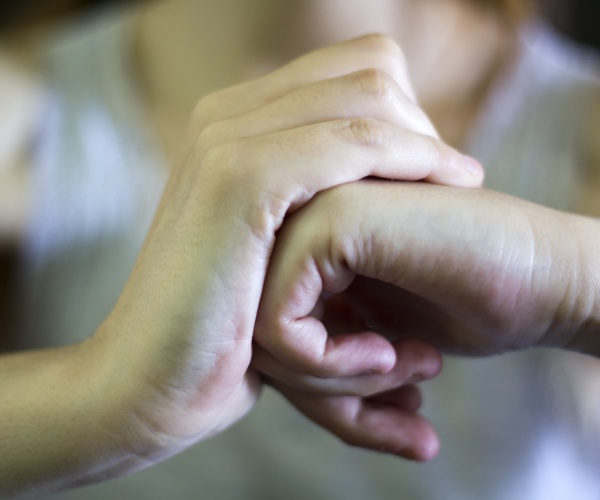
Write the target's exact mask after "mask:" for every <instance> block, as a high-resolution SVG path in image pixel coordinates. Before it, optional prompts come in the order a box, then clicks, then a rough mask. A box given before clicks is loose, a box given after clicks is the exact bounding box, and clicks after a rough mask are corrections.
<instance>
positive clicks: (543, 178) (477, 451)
mask: <svg viewBox="0 0 600 500" xmlns="http://www.w3.org/2000/svg"><path fill="white" fill-rule="evenodd" d="M126 26H127V23H126V22H123V21H121V20H117V21H115V20H111V19H108V20H103V21H101V22H100V23H99V24H98V25H97V26H92V25H89V26H85V27H84V28H83V29H82V30H80V31H79V32H77V33H74V34H71V35H70V36H69V37H68V39H67V40H65V41H62V42H61V43H59V44H58V48H57V49H56V50H54V51H53V52H52V54H51V57H50V59H49V63H50V65H49V68H50V70H51V72H52V75H53V77H54V83H55V88H54V93H53V98H52V100H51V102H49V104H48V113H47V121H46V122H45V123H44V124H43V126H42V128H41V130H40V135H39V140H38V149H37V151H38V155H37V165H36V169H37V180H38V194H39V206H38V209H37V212H36V213H37V217H36V220H35V224H34V225H33V227H32V232H31V238H30V239H29V248H28V261H27V262H28V264H29V266H28V269H27V270H26V271H27V272H26V274H25V276H24V280H25V281H24V283H25V285H26V295H25V296H24V299H25V301H26V304H27V305H28V307H29V309H28V310H30V311H33V312H34V314H33V315H29V316H30V317H29V321H30V324H29V327H28V328H27V334H26V335H25V336H24V344H25V345H28V346H33V345H61V344H65V343H69V342H73V341H76V340H78V339H81V338H83V337H85V336H87V335H89V334H91V333H92V332H93V331H94V329H95V328H96V326H97V325H98V324H99V322H100V321H101V320H102V318H103V317H104V316H105V314H106V313H107V312H108V311H109V310H110V308H111V307H112V305H113V303H114V301H115V300H116V298H117V297H118V295H119V292H120V289H121V287H122V285H123V283H124V282H125V280H126V278H127V274H128V272H129V269H130V267H131V265H132V263H133V262H134V259H135V255H136V252H137V250H138V248H139V245H140V243H141V241H142V239H143V234H144V232H145V230H146V228H147V225H148V222H149V220H150V217H151V213H152V210H153V207H154V206H155V204H156V202H157V200H158V197H159V192H160V187H161V186H162V184H163V182H164V177H165V171H166V169H163V168H161V163H162V159H161V157H160V154H159V153H158V152H157V151H155V150H154V148H153V147H152V144H153V140H152V137H151V135H149V132H148V130H145V127H144V123H145V122H144V118H143V113H141V111H140V109H139V107H138V105H137V101H136V93H135V87H134V84H133V83H132V82H133V80H132V79H131V76H130V75H129V74H128V68H127V51H126V50H124V49H123V47H127V45H126V42H127V38H126V37H124V33H126ZM123 42H125V45H124V46H123V45H122V44H123ZM522 47H523V54H522V56H521V57H520V58H519V61H518V64H516V65H515V67H514V68H512V69H511V71H510V72H509V73H508V74H507V75H505V77H504V78H503V79H502V82H501V85H499V86H498V87H497V88H496V89H495V90H494V92H493V93H492V96H491V98H490V100H489V102H488V103H487V106H486V107H485V109H484V111H483V113H482V115H481V120H480V123H479V125H478V127H477V130H478V132H477V133H476V134H475V135H473V137H471V139H470V141H469V147H470V150H471V153H472V154H474V155H476V156H478V157H480V158H481V159H483V160H484V163H485V164H486V165H487V166H488V167H489V172H488V183H489V185H491V187H494V188H496V189H500V190H504V191H507V192H511V193H513V194H516V195H519V196H522V197H526V198H530V199H532V200H534V201H537V202H540V203H545V204H549V205H553V206H556V207H558V208H563V209H568V208H569V206H570V205H571V203H572V197H573V196H574V194H575V189H576V185H577V179H578V176H579V175H580V170H581V168H582V166H581V163H580V159H579V153H580V151H581V144H580V143H579V138H580V136H581V131H580V126H581V125H580V119H581V116H583V113H584V111H585V106H586V102H587V99H588V95H589V92H590V89H591V88H592V87H598V85H599V84H598V79H597V77H596V76H595V74H594V73H593V71H592V70H588V69H587V68H591V67H592V64H591V63H589V62H587V61H583V60H581V58H580V56H579V54H578V53H577V52H576V51H575V50H573V49H570V48H568V47H567V45H566V44H565V43H564V42H563V41H561V40H560V39H558V38H557V37H556V36H555V35H553V34H552V33H550V32H549V31H547V30H546V29H545V28H543V27H541V26H531V27H530V28H529V29H528V30H526V32H525V33H524V35H523V43H522ZM561 356H562V353H545V352H541V351H532V352H524V353H519V354H514V355H507V356H503V357H499V358H494V359H486V360H477V361H476V360H457V359H449V360H447V362H446V365H445V369H444V372H443V374H442V375H441V376H440V377H439V379H437V380H436V381H434V382H431V383H428V384H425V385H424V388H425V401H426V405H425V407H426V410H427V413H428V414H429V415H430V416H431V418H432V420H433V421H434V422H435V423H436V425H437V427H438V429H439V430H440V434H441V439H442V443H443V450H442V453H441V455H440V456H439V457H438V458H437V459H436V460H434V461H433V462H432V463H430V464H426V465H417V464H412V463H408V462H403V461H401V460H399V459H396V458H393V457H388V456H380V455H378V454H375V453H370V452H366V451H361V450H356V449H351V448H348V447H346V446H345V445H343V444H341V443H339V442H338V441H337V440H336V439H335V438H333V437H331V436H329V435H328V434H327V433H325V432H324V431H322V430H320V429H318V428H316V427H315V426H314V425H312V424H311V423H309V422H307V421H306V420H305V419H304V418H303V417H301V416H300V415H298V414H297V413H296V411H295V410H293V409H291V408H290V407H289V406H288V405H287V404H286V403H285V402H284V401H282V399H281V398H280V397H279V396H277V395H276V394H274V393H273V392H271V391H270V390H266V391H265V394H264V396H263V398H262V400H261V402H260V404H259V405H258V408H257V409H256V410H255V411H254V412H253V413H252V414H251V415H250V416H249V417H248V418H247V419H245V420H244V421H243V422H241V423H240V424H239V425H237V426H236V427H234V428H233V429H231V430H229V431H227V432H226V433H224V434H222V435H221V436H219V437H217V438H215V439H212V440H210V441H208V442H205V443H201V444H200V445H198V446H196V447H194V448H192V449H190V450H189V451H187V452H186V453H184V454H182V455H180V456H177V457H174V458H172V459H171V460H169V461H167V462H165V463H163V464H160V465H158V466H156V467H153V468H151V469H149V470H146V471H142V472H140V473H137V474H135V475H132V476H129V477H124V478H120V479H118V480H114V481H111V482H108V483H105V484H101V485H96V486H92V487H88V488H84V489H80V490H76V491H73V492H66V493H62V494H59V495H56V496H54V497H53V498H62V499H78V498H81V499H86V500H92V499H105V498H124V499H125V498H127V499H138V498H139V499H144V500H153V499H161V500H162V499H165V498H169V499H173V500H177V499H190V498H205V499H227V500H235V499H240V500H242V499H243V500H252V499H256V500H269V499H273V500H281V499H286V500H299V499H311V500H319V499H322V500H335V499H340V500H354V499H356V500H377V499H440V500H453V499H457V500H458V499H460V500H468V499H476V500H481V499H486V500H494V499H498V500H510V499H515V500H517V499H527V500H538V499H539V500H562V499H565V500H567V499H569V500H570V499H573V498H577V499H578V500H586V499H590V500H591V499H598V498H600V479H598V474H593V473H592V472H593V471H594V466H596V465H597V464H595V463H593V462H591V461H590V458H589V456H588V455H586V454H585V453H584V451H582V449H580V447H579V443H578V442H577V440H576V439H575V438H573V435H576V434H575V433H573V434H572V433H571V431H570V429H569V428H568V426H567V425H564V424H563V421H562V420H561V418H559V415H558V413H557V409H556V406H555V405H554V403H553V401H552V399H553V395H554V394H555V392H554V390H553V389H554V387H553V384H554V383H555V382H554V380H555V378H556V379H557V380H560V376H558V377H557V376H556V373H559V374H560V369H559V370H558V372H557V371H556V370H548V369H547V368H548V367H549V366H554V365H556V366H558V367H560V363H558V364H557V363H555V361H554V360H555V359H558V358H559V357H561ZM561 359H562V358H561ZM551 377H555V378H551Z"/></svg>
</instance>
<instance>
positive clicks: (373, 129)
mask: <svg viewBox="0 0 600 500" xmlns="http://www.w3.org/2000/svg"><path fill="white" fill-rule="evenodd" d="M341 130H342V132H345V133H346V134H348V135H349V136H350V140H351V141H353V142H354V143H355V144H357V145H358V146H361V147H364V148H368V149H374V150H379V149H381V148H383V147H384V146H385V144H386V143H387V141H388V138H387V134H386V131H385V128H384V126H383V124H382V123H381V122H379V121H377V120H374V119H372V118H364V117H360V118H349V119H347V120H342V123H341Z"/></svg>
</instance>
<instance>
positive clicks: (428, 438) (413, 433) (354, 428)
mask: <svg viewBox="0 0 600 500" xmlns="http://www.w3.org/2000/svg"><path fill="white" fill-rule="evenodd" d="M274 387H275V388H276V389H277V390H278V391H280V392H281V394H283V396H284V397H285V398H287V399H288V401H290V403H292V404H293V405H294V406H295V407H296V408H297V409H298V410H299V411H300V412H301V413H303V414H304V415H305V416H307V417H308V418H310V419H311V420H312V421H314V422H315V423H317V424H319V425H320V426H321V427H323V428H324V429H326V430H328V431H330V432H332V433H333V434H334V435H336V436H337V437H339V438H340V439H341V440H342V441H343V442H345V443H346V444H349V445H351V446H356V447H359V448H365V449H370V450H374V451H379V452H382V453H390V454H394V455H397V456H400V457H402V458H406V459H409V460H415V461H419V462H425V461H428V460H431V459H433V458H434V457H435V456H436V455H437V452H438V450H439V439H438V436H437V434H436V432H435V430H434V429H433V427H432V425H431V424H430V423H429V422H428V421H427V420H426V419H425V418H424V417H422V416H421V415H419V414H417V413H415V412H413V411H410V410H409V409H405V408H404V407H403V406H404V405H403V404H390V400H389V399H388V400H385V399H384V400H382V401H380V400H378V398H372V399H363V398H359V397H355V396H315V395H313V394H308V393H305V392H301V391H296V390H293V389H290V388H289V387H287V386H281V385H278V384H274ZM407 394H408V393H406V392H404V394H403V393H402V392H401V393H400V394H399V395H397V396H398V400H397V401H396V403H399V402H401V401H402V399H403V398H404V397H405V396H406V395H407ZM404 403H408V401H406V400H405V401H404ZM413 404H414V403H413Z"/></svg>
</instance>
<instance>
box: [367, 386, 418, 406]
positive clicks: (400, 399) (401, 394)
mask: <svg viewBox="0 0 600 500" xmlns="http://www.w3.org/2000/svg"><path fill="white" fill-rule="evenodd" d="M368 401H372V402H374V403H376V404H387V405H391V406H396V407H398V408H401V409H403V410H406V411H408V412H416V411H418V410H419V408H421V404H422V402H423V397H422V395H421V391H420V390H419V388H418V387H417V386H416V385H415V384H409V385H403V386H402V387H398V388H397V389H393V390H391V391H388V392H384V393H381V394H376V395H374V396H372V397H370V398H369V399H368Z"/></svg>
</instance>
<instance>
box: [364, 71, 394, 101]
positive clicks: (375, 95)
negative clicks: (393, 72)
mask: <svg viewBox="0 0 600 500" xmlns="http://www.w3.org/2000/svg"><path fill="white" fill-rule="evenodd" d="M355 79H356V82H357V85H358V87H359V89H360V91H361V92H362V93H363V94H366V95H367V96H368V97H369V98H370V99H371V100H372V101H373V102H375V103H376V104H382V105H385V104H387V105H391V104H393V102H394V101H395V100H396V92H395V91H394V81H393V79H392V77H391V76H390V75H389V74H388V73H386V72H385V71H383V70H381V69H377V68H368V69H364V70H362V71H359V72H358V73H356V74H355Z"/></svg>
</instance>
